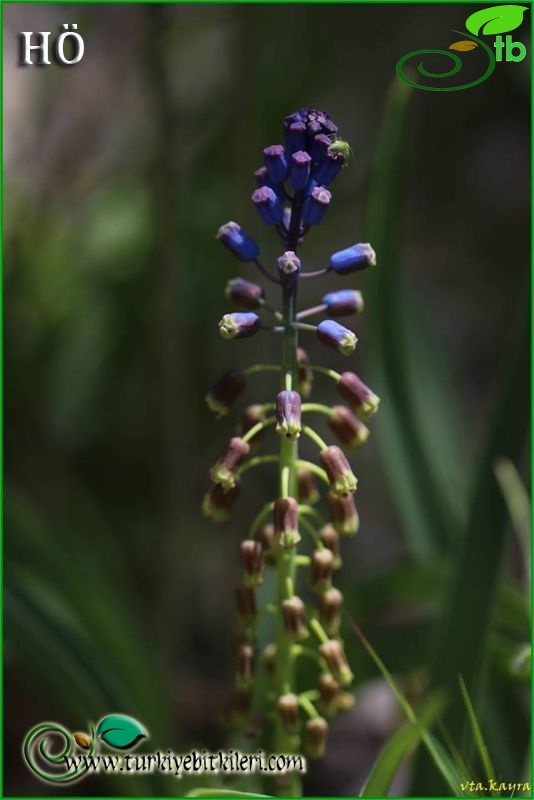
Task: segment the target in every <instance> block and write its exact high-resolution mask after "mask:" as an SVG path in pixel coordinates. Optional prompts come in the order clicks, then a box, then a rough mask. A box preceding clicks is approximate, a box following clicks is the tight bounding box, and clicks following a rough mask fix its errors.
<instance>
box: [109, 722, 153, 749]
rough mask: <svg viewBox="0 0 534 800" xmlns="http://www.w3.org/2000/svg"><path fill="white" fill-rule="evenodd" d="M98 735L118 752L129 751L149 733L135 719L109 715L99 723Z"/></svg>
mask: <svg viewBox="0 0 534 800" xmlns="http://www.w3.org/2000/svg"><path fill="white" fill-rule="evenodd" d="M96 735H97V736H99V737H100V738H101V739H102V741H103V742H105V743H106V744H107V745H109V746H110V747H113V748H115V749H116V750H129V749H130V748H131V747H133V746H134V745H136V744H137V742H138V741H139V740H140V739H144V738H145V737H146V736H148V733H147V732H146V730H145V729H144V728H143V726H142V725H141V723H139V722H138V721H137V720H136V719H133V717H127V716H126V714H109V715H108V716H107V717H104V718H103V719H101V720H100V722H99V723H98V728H97V729H96Z"/></svg>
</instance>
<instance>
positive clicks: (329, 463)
mask: <svg viewBox="0 0 534 800" xmlns="http://www.w3.org/2000/svg"><path fill="white" fill-rule="evenodd" d="M319 458H320V459H321V464H322V465H323V467H324V469H325V470H326V474H327V475H328V480H329V481H330V486H331V489H332V491H333V492H334V494H338V495H341V496H342V497H343V496H344V495H348V494H352V493H353V492H355V491H356V487H357V485H358V481H357V480H356V478H355V476H354V473H353V472H352V469H351V466H350V464H349V462H348V461H347V457H346V455H345V453H344V452H343V450H341V449H340V448H339V447H338V446H337V445H335V444H332V445H330V447H325V449H324V450H321V452H320V453H319Z"/></svg>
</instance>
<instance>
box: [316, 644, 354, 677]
mask: <svg viewBox="0 0 534 800" xmlns="http://www.w3.org/2000/svg"><path fill="white" fill-rule="evenodd" d="M319 652H320V654H321V655H322V657H323V658H324V660H325V661H326V663H327V664H328V669H329V670H330V672H331V673H332V676H333V677H334V678H335V680H336V681H339V683H341V685H342V686H348V685H349V684H350V683H351V682H352V672H351V671H350V667H349V665H348V662H347V657H346V656H345V651H344V649H343V645H342V644H341V642H339V641H338V640H337V639H329V640H328V641H327V642H324V643H323V644H322V645H320V646H319Z"/></svg>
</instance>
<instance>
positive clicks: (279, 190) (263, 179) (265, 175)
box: [254, 167, 291, 211]
mask: <svg viewBox="0 0 534 800" xmlns="http://www.w3.org/2000/svg"><path fill="white" fill-rule="evenodd" d="M254 177H255V178H256V183H257V184H258V186H260V187H261V186H268V187H269V188H270V189H272V190H273V192H274V193H275V195H276V196H277V198H278V201H279V203H280V204H281V205H283V204H284V200H285V195H284V191H283V187H282V185H281V184H273V182H272V181H271V179H270V177H269V172H268V171H267V167H260V168H259V169H257V170H256V171H255V173H254ZM289 211H291V209H289Z"/></svg>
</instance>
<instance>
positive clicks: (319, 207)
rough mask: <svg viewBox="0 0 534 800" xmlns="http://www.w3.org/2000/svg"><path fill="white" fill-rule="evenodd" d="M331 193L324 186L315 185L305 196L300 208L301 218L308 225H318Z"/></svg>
mask: <svg viewBox="0 0 534 800" xmlns="http://www.w3.org/2000/svg"><path fill="white" fill-rule="evenodd" d="M331 199H332V194H331V193H330V192H329V191H328V189H325V188H324V186H316V187H315V189H314V190H313V192H312V193H311V194H310V195H309V197H307V198H306V201H305V203H304V208H303V210H302V219H303V220H304V222H307V223H308V224H309V225H318V224H319V223H320V222H321V220H322V219H323V217H324V215H325V213H326V209H327V208H328V206H329V204H330V201H331Z"/></svg>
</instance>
